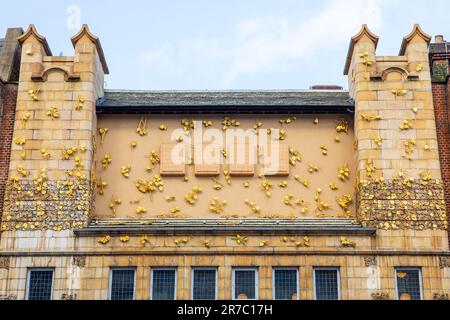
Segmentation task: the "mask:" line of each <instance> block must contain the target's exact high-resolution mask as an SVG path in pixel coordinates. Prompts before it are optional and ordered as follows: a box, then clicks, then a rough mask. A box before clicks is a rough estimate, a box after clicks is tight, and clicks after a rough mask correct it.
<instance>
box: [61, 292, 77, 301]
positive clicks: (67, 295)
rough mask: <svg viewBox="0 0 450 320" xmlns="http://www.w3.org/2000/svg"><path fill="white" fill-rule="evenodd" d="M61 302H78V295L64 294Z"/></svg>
mask: <svg viewBox="0 0 450 320" xmlns="http://www.w3.org/2000/svg"><path fill="white" fill-rule="evenodd" d="M61 300H78V295H77V294H76V293H73V294H69V293H63V294H61Z"/></svg>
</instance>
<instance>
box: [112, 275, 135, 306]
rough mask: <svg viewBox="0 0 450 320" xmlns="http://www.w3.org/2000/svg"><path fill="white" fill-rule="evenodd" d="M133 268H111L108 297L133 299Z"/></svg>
mask: <svg viewBox="0 0 450 320" xmlns="http://www.w3.org/2000/svg"><path fill="white" fill-rule="evenodd" d="M134 282H135V270H134V269H130V268H120V269H119V268H117V269H111V279H110V295H109V296H110V299H111V300H133V299H134Z"/></svg>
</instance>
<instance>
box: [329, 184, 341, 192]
mask: <svg viewBox="0 0 450 320" xmlns="http://www.w3.org/2000/svg"><path fill="white" fill-rule="evenodd" d="M329 187H330V189H331V190H333V191H336V190H338V189H339V187H338V186H337V184H336V183H330V184H329Z"/></svg>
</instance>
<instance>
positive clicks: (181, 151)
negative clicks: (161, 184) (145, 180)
mask: <svg viewBox="0 0 450 320" xmlns="http://www.w3.org/2000/svg"><path fill="white" fill-rule="evenodd" d="M160 150H161V153H160V169H159V170H160V174H161V176H184V175H185V174H186V146H185V145H184V143H165V144H162V145H161V148H160Z"/></svg>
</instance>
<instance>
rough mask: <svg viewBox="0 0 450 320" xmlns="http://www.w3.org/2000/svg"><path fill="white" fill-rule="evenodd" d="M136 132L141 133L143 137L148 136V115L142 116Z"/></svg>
mask: <svg viewBox="0 0 450 320" xmlns="http://www.w3.org/2000/svg"><path fill="white" fill-rule="evenodd" d="M136 132H137V134H138V135H140V136H141V137H143V136H146V135H147V118H146V117H142V118H141V119H140V120H139V123H138V126H137V128H136Z"/></svg>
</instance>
